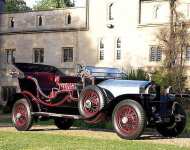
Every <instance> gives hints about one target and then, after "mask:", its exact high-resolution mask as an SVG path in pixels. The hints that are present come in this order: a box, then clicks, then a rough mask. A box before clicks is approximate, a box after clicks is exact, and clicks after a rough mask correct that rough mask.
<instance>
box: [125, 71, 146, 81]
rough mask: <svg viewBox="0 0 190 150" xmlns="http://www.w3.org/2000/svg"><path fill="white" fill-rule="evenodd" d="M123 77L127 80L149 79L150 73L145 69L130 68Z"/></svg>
mask: <svg viewBox="0 0 190 150" xmlns="http://www.w3.org/2000/svg"><path fill="white" fill-rule="evenodd" d="M123 79H127V80H149V76H148V74H147V73H146V72H145V71H144V70H143V69H137V70H130V71H129V72H128V74H127V76H125V77H124V78H123Z"/></svg>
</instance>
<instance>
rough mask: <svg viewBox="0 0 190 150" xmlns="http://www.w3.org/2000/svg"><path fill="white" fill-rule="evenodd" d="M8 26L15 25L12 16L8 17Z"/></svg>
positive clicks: (12, 26)
mask: <svg viewBox="0 0 190 150" xmlns="http://www.w3.org/2000/svg"><path fill="white" fill-rule="evenodd" d="M8 26H9V28H14V27H15V18H14V17H9V22H8Z"/></svg>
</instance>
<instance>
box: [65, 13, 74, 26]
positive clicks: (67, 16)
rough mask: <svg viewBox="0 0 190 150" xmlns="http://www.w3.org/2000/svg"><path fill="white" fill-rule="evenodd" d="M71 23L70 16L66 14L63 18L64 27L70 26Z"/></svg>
mask: <svg viewBox="0 0 190 150" xmlns="http://www.w3.org/2000/svg"><path fill="white" fill-rule="evenodd" d="M71 21H72V18H71V14H70V13H69V14H67V15H66V16H65V24H66V25H70V24H71Z"/></svg>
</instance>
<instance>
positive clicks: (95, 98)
mask: <svg viewBox="0 0 190 150" xmlns="http://www.w3.org/2000/svg"><path fill="white" fill-rule="evenodd" d="M82 106H83V111H84V114H85V116H86V117H93V116H94V115H96V114H97V113H98V112H99V110H100V97H99V95H98V93H97V92H96V91H94V90H86V91H85V93H84V95H83V99H82Z"/></svg>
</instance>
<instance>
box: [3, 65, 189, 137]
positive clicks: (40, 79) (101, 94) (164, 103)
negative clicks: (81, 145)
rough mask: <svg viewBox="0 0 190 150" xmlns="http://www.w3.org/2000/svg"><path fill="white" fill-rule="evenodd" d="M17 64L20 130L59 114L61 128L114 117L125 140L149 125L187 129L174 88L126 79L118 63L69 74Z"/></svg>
mask: <svg viewBox="0 0 190 150" xmlns="http://www.w3.org/2000/svg"><path fill="white" fill-rule="evenodd" d="M14 66H15V68H14V69H13V71H11V75H12V76H14V77H17V78H18V82H19V85H20V92H18V93H16V94H15V95H13V96H12V98H10V99H9V101H8V102H7V105H8V106H9V107H11V108H12V121H13V125H14V126H15V128H16V129H17V130H19V131H26V130H29V129H30V128H31V126H32V123H33V121H37V120H43V118H51V119H54V121H55V125H56V126H57V127H58V128H60V129H69V128H70V127H71V126H72V124H73V121H74V120H76V119H81V120H84V121H85V122H86V123H89V124H97V123H100V122H102V121H109V120H112V123H113V127H114V129H115V131H116V133H117V134H118V135H119V136H120V137H121V138H124V139H136V138H138V137H139V136H140V135H141V134H142V132H143V130H144V129H145V128H146V127H150V128H156V129H157V131H158V132H159V133H160V134H161V135H163V136H166V137H175V136H178V135H179V134H180V133H182V131H183V129H184V128H185V124H186V113H185V111H184V109H183V108H182V106H181V105H180V104H179V103H178V102H177V101H176V97H175V95H174V94H170V93H169V89H167V90H166V92H165V93H164V94H161V92H160V87H159V86H158V85H156V84H155V83H154V82H151V81H134V80H123V79H122V78H123V73H122V72H121V71H120V70H119V69H117V68H103V67H91V66H83V67H81V66H79V67H78V73H77V74H76V76H67V75H65V74H63V73H62V72H61V71H59V69H57V68H55V67H53V66H48V65H40V64H27V63H15V64H14Z"/></svg>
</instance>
